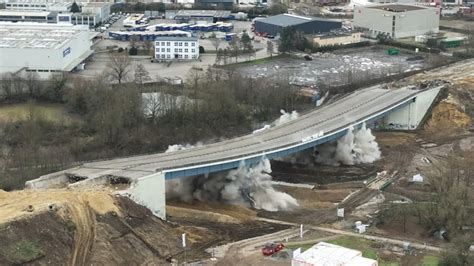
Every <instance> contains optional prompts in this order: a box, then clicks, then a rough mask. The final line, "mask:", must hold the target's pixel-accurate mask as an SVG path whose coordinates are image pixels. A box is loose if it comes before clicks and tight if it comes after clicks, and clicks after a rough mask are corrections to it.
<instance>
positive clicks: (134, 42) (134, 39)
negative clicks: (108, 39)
mask: <svg viewBox="0 0 474 266" xmlns="http://www.w3.org/2000/svg"><path fill="white" fill-rule="evenodd" d="M138 41H140V37H139V36H138V35H132V36H130V39H129V42H130V46H132V47H135V46H136V45H137V42H138Z"/></svg>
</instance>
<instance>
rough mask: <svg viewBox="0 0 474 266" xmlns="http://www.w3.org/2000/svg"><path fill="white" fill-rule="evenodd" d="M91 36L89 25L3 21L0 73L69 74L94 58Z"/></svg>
mask: <svg viewBox="0 0 474 266" xmlns="http://www.w3.org/2000/svg"><path fill="white" fill-rule="evenodd" d="M90 37H91V32H90V31H89V28H88V27H86V26H79V25H71V24H46V23H32V22H18V23H11V22H0V62H2V63H1V64H0V73H7V72H10V73H21V72H35V73H37V74H38V76H39V77H40V78H43V79H46V78H49V77H50V76H51V75H52V74H55V73H61V72H70V71H72V70H73V69H75V68H76V67H77V66H78V65H80V64H81V63H83V62H84V60H86V59H87V58H88V57H89V56H90V55H92V53H93V50H91V42H90Z"/></svg>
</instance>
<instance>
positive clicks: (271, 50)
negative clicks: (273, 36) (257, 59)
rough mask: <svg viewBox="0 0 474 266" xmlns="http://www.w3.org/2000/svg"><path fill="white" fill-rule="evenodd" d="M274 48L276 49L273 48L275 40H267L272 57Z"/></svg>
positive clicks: (268, 50) (268, 52) (268, 51)
mask: <svg viewBox="0 0 474 266" xmlns="http://www.w3.org/2000/svg"><path fill="white" fill-rule="evenodd" d="M273 49H274V48H273V42H272V41H270V40H268V41H267V54H269V55H270V57H272V56H273Z"/></svg>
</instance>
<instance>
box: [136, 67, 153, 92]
mask: <svg viewBox="0 0 474 266" xmlns="http://www.w3.org/2000/svg"><path fill="white" fill-rule="evenodd" d="M147 81H151V77H150V73H149V72H148V71H147V70H146V69H145V67H144V66H143V65H142V64H138V65H137V67H136V68H135V83H138V84H139V85H140V88H143V84H144V83H145V82H147Z"/></svg>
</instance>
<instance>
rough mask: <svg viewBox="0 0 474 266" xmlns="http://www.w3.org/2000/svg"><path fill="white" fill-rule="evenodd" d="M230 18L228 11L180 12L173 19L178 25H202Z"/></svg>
mask: <svg viewBox="0 0 474 266" xmlns="http://www.w3.org/2000/svg"><path fill="white" fill-rule="evenodd" d="M167 16H168V15H167ZM230 17H231V15H230V11H227V10H179V11H178V12H177V13H176V14H175V15H174V17H173V19H174V20H176V22H178V23H189V24H197V23H200V24H202V23H214V22H217V21H224V20H228V19H230Z"/></svg>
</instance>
